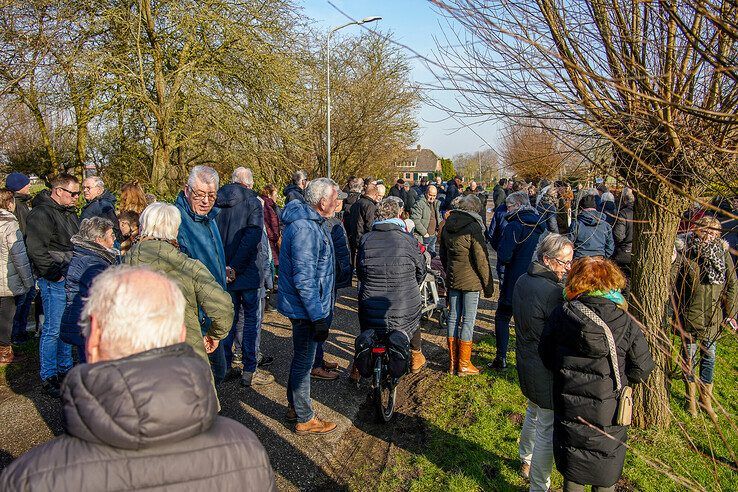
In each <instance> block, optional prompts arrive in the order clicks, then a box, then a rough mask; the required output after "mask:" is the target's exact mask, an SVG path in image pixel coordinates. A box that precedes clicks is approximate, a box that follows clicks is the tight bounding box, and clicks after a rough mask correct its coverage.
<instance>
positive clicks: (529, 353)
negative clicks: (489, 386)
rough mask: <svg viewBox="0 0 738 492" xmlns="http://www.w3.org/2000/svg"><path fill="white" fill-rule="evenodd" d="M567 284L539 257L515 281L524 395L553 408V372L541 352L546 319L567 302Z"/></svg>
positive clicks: (518, 356) (517, 349) (517, 342)
mask: <svg viewBox="0 0 738 492" xmlns="http://www.w3.org/2000/svg"><path fill="white" fill-rule="evenodd" d="M563 289H564V286H563V285H562V284H560V283H559V280H558V278H557V277H556V274H555V273H554V272H553V271H551V270H550V269H549V268H547V267H546V266H545V265H543V264H541V263H539V262H538V260H535V261H533V262H531V264H530V266H529V267H528V273H526V274H524V275H523V276H522V277H520V279H519V280H518V282H517V283H516V284H515V290H514V291H513V316H514V317H515V334H516V338H515V361H516V364H517V368H518V379H519V380H520V389H521V390H522V391H523V395H525V397H526V398H528V399H529V400H530V401H532V402H533V403H535V404H536V405H538V406H539V407H541V408H547V409H549V410H551V409H553V394H552V392H553V374H551V371H549V370H548V369H546V367H545V366H544V365H543V362H542V361H541V357H540V356H539V355H538V344H539V342H540V340H541V334H542V333H543V327H544V325H545V324H546V319H548V317H549V315H550V314H551V313H552V312H553V310H554V309H556V307H557V306H559V305H561V304H563V302H564V298H563Z"/></svg>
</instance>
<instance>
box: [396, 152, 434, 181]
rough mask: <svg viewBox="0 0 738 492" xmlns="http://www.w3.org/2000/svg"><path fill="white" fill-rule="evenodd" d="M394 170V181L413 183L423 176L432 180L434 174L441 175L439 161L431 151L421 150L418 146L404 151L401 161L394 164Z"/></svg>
mask: <svg viewBox="0 0 738 492" xmlns="http://www.w3.org/2000/svg"><path fill="white" fill-rule="evenodd" d="M395 168H396V171H395V176H396V179H399V178H402V179H404V180H405V181H413V182H415V181H419V180H420V178H422V177H423V176H426V177H428V178H430V179H432V178H433V177H435V175H436V174H441V159H440V158H439V157H438V156H437V155H436V153H435V152H433V151H432V150H431V149H423V148H421V147H420V145H418V146H417V147H416V148H414V149H408V150H407V151H405V154H404V155H403V156H402V159H401V160H399V161H397V162H395Z"/></svg>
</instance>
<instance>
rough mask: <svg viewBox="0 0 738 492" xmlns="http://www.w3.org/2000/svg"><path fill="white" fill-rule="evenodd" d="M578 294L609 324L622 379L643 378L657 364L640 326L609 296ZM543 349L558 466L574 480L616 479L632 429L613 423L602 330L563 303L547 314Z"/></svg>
mask: <svg viewBox="0 0 738 492" xmlns="http://www.w3.org/2000/svg"><path fill="white" fill-rule="evenodd" d="M579 300H580V301H581V302H582V304H584V305H586V306H587V307H589V308H590V309H591V310H592V311H594V312H595V313H597V314H598V315H599V317H600V318H602V320H603V321H604V322H605V323H607V325H608V326H609V327H610V331H612V335H613V338H614V340H615V346H616V348H617V354H618V365H619V367H620V378H621V382H622V384H623V385H625V384H629V385H632V384H634V383H640V382H643V381H645V379H646V378H647V377H648V375H649V374H650V373H651V371H652V370H653V366H654V364H653V359H652V358H651V352H650V351H649V348H648V343H647V342H646V339H645V337H644V336H643V333H642V332H641V329H640V327H639V326H638V325H637V324H636V323H635V321H633V319H632V318H631V317H630V315H629V314H628V313H626V312H625V311H623V310H622V309H620V308H619V307H617V305H616V304H615V303H613V302H612V301H610V300H608V299H604V298H600V297H587V296H582V297H580V298H579ZM539 353H540V355H541V359H542V360H543V363H544V364H545V365H546V367H548V369H549V370H550V371H551V372H553V375H554V381H553V395H554V438H553V444H554V458H555V460H556V468H557V469H558V470H559V471H560V472H561V474H562V475H563V476H564V478H566V479H567V480H570V481H572V482H576V483H580V484H585V485H596V486H599V487H609V486H611V485H613V484H614V483H615V482H617V481H618V479H619V478H620V474H621V473H622V471H623V462H624V461H625V442H626V440H627V438H628V435H627V427H623V426H619V425H615V418H616V413H617V393H616V391H615V377H614V376H613V372H612V369H611V365H610V361H609V359H608V345H607V339H606V338H605V332H604V330H603V329H602V328H600V327H599V326H598V325H596V324H594V323H593V322H592V321H590V320H589V319H588V318H586V317H585V316H584V315H583V314H580V313H579V311H576V310H575V308H573V307H572V306H571V304H570V303H564V305H562V306H559V307H558V308H556V309H555V310H554V312H553V314H552V315H551V317H550V318H549V319H548V322H547V323H546V328H545V329H544V333H543V336H542V337H541V343H540V345H539ZM605 434H608V435H609V436H611V437H612V438H610V437H608V436H607V435H605Z"/></svg>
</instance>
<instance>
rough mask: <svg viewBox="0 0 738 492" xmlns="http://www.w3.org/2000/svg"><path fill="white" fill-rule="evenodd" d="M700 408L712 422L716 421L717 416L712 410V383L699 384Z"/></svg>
mask: <svg viewBox="0 0 738 492" xmlns="http://www.w3.org/2000/svg"><path fill="white" fill-rule="evenodd" d="M700 406H701V407H702V409H703V410H704V411H705V412H707V415H709V416H710V418H711V419H712V420H717V414H716V413H715V410H713V409H712V383H710V384H704V383H700Z"/></svg>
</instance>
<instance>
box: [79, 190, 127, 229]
mask: <svg viewBox="0 0 738 492" xmlns="http://www.w3.org/2000/svg"><path fill="white" fill-rule="evenodd" d="M115 200H116V198H115V195H113V194H112V193H110V192H109V191H108V190H105V191H103V193H102V195H100V196H98V197H97V198H93V199H92V200H90V201H89V202H87V205H85V206H84V207H82V213H80V215H79V219H80V220H84V219H89V218H91V217H102V218H103V219H108V220H109V221H110V222H112V223H113V232H114V233H115V239H116V240H117V241H121V240H122V239H123V235H122V234H121V233H120V227H119V225H118V217H117V216H116V215H115Z"/></svg>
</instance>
